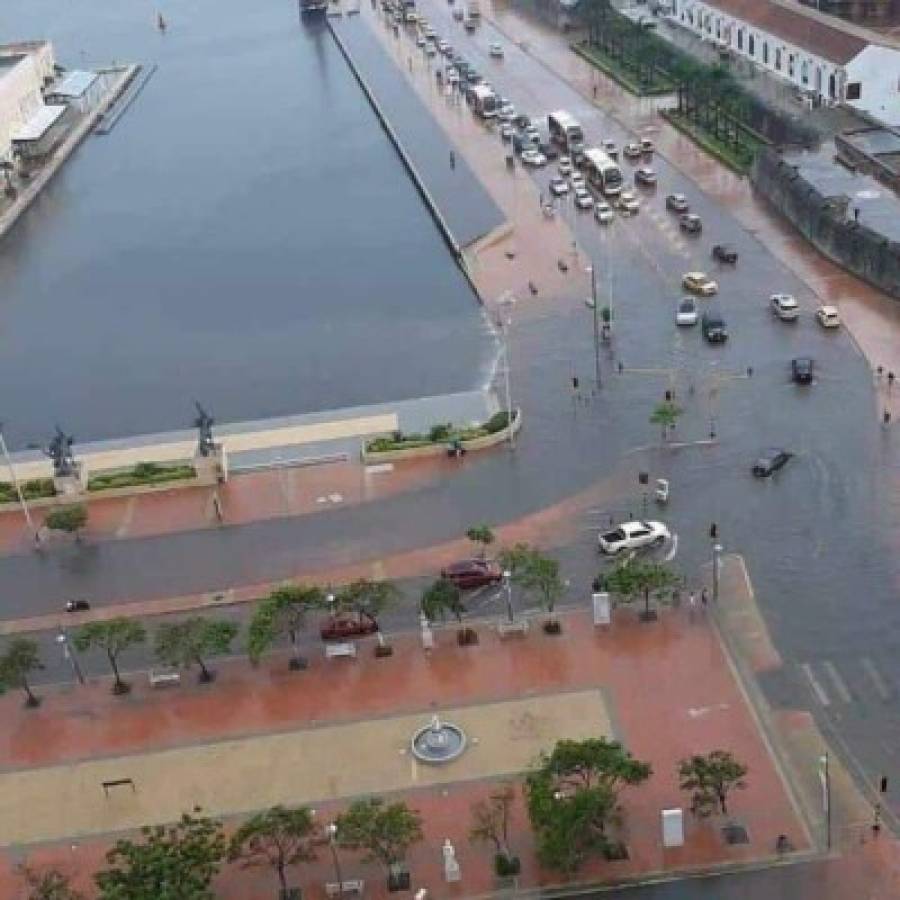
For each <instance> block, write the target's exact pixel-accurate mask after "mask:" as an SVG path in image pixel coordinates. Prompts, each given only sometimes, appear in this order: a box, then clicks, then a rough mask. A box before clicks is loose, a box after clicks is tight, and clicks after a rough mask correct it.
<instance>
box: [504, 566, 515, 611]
mask: <svg viewBox="0 0 900 900" xmlns="http://www.w3.org/2000/svg"><path fill="white" fill-rule="evenodd" d="M503 585H504V587H505V588H506V616H507V618H508V619H509V621H510V623H512V621H513V619H514V618H515V617H514V616H513V605H512V572H510V571H509V569H506V570H505V571H504V572H503Z"/></svg>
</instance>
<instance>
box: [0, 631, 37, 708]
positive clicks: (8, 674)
mask: <svg viewBox="0 0 900 900" xmlns="http://www.w3.org/2000/svg"><path fill="white" fill-rule="evenodd" d="M43 668H44V664H43V663H42V662H41V658H40V655H39V653H38V645H37V643H36V642H35V641H32V640H30V639H29V638H23V637H17V638H13V639H12V640H11V641H10V642H9V643H8V644H7V645H6V649H5V650H4V651H3V654H2V655H0V693H6V691H8V690H9V689H10V688H19V689H20V690H22V691H24V692H25V705H26V706H28V707H32V708H33V707H35V706H39V705H40V703H41V700H40V698H39V697H37V696H36V695H35V693H34V691H32V689H31V684H30V679H31V673H32V672H39V671H40V670H41V669H43Z"/></svg>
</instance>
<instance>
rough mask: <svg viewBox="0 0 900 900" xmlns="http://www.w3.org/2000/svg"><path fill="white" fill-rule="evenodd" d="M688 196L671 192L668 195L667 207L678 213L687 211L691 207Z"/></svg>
mask: <svg viewBox="0 0 900 900" xmlns="http://www.w3.org/2000/svg"><path fill="white" fill-rule="evenodd" d="M690 208H691V207H690V204H689V203H688V202H687V197H685V196H684V194H669V196H668V197H666V209H668V210H671V211H672V212H677V213H686V212H687V211H688V210H689V209H690Z"/></svg>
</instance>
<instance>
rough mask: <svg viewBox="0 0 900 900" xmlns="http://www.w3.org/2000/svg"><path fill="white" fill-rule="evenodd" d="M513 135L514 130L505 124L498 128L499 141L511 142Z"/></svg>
mask: <svg viewBox="0 0 900 900" xmlns="http://www.w3.org/2000/svg"><path fill="white" fill-rule="evenodd" d="M515 133H516V129H515V128H513V127H512V125H510V124H508V123H506V122H504V124H503V125H501V126H500V139H501V140H503V141H511V140H512V136H513V135H514V134H515Z"/></svg>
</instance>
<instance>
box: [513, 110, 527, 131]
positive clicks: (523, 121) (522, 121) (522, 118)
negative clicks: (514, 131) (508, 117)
mask: <svg viewBox="0 0 900 900" xmlns="http://www.w3.org/2000/svg"><path fill="white" fill-rule="evenodd" d="M512 123H513V125H515V126H516V128H527V127H528V126H529V125H530V124H531V116H526V115H525V113H519V114H518V115H517V116H516V117H515V118H514V119H513V120H512Z"/></svg>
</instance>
